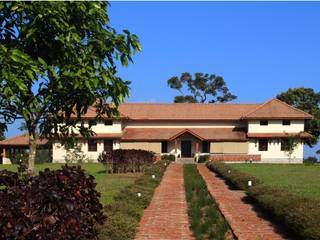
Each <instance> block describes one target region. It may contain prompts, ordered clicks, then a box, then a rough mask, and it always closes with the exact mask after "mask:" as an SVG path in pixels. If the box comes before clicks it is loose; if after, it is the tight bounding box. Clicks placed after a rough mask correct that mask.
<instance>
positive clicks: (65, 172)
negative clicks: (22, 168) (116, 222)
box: [0, 165, 105, 240]
mask: <svg viewBox="0 0 320 240" xmlns="http://www.w3.org/2000/svg"><path fill="white" fill-rule="evenodd" d="M95 187H96V183H95V181H94V177H92V176H90V175H89V176H88V175H86V173H85V171H83V170H82V169H81V167H80V166H77V167H76V166H67V165H65V166H63V167H62V169H59V170H54V171H50V170H49V169H45V170H44V171H43V172H39V175H37V176H28V175H24V174H18V173H14V172H9V171H6V170H3V171H0V239H37V240H48V239H55V240H58V239H64V240H65V239H66V240H68V239H97V231H96V228H95V226H96V224H102V223H103V222H104V220H105V217H104V215H103V212H102V205H101V204H100V202H99V198H100V193H99V192H97V191H96V190H95Z"/></svg>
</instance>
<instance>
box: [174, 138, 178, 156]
mask: <svg viewBox="0 0 320 240" xmlns="http://www.w3.org/2000/svg"><path fill="white" fill-rule="evenodd" d="M177 148H178V140H177V139H175V140H174V152H175V153H177Z"/></svg>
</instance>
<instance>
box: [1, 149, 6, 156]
mask: <svg viewBox="0 0 320 240" xmlns="http://www.w3.org/2000/svg"><path fill="white" fill-rule="evenodd" d="M5 157H6V148H5V147H3V149H2V158H5Z"/></svg>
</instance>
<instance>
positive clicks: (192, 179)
mask: <svg viewBox="0 0 320 240" xmlns="http://www.w3.org/2000/svg"><path fill="white" fill-rule="evenodd" d="M184 181H185V190H186V198H187V202H188V214H189V219H190V223H191V229H192V231H193V234H194V236H195V238H196V239H197V240H202V239H216V240H218V239H219V240H220V239H226V236H228V235H229V234H230V229H229V226H228V224H227V222H226V220H225V219H224V218H223V216H222V215H221V213H220V211H219V209H218V205H217V204H216V202H215V201H214V200H213V199H212V197H211V195H210V193H209V192H208V189H207V186H206V184H205V182H204V180H203V179H202V177H201V175H200V174H199V172H198V170H197V167H196V165H193V164H185V165H184Z"/></svg>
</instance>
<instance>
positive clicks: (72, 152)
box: [64, 145, 90, 164]
mask: <svg viewBox="0 0 320 240" xmlns="http://www.w3.org/2000/svg"><path fill="white" fill-rule="evenodd" d="M64 160H65V162H66V163H67V164H70V163H78V164H80V163H87V162H89V161H90V160H89V157H88V156H87V155H86V154H84V152H82V150H81V146H80V145H76V146H74V147H73V148H71V149H67V153H66V156H65V158H64Z"/></svg>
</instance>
